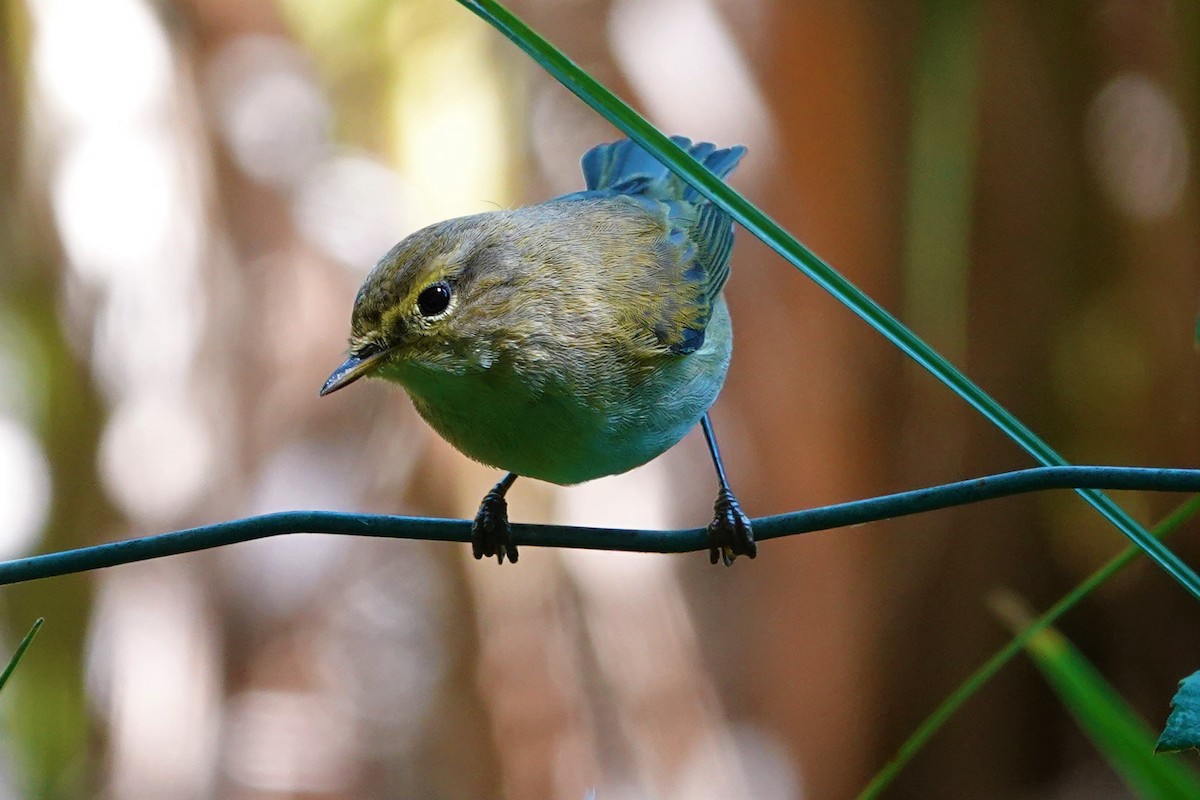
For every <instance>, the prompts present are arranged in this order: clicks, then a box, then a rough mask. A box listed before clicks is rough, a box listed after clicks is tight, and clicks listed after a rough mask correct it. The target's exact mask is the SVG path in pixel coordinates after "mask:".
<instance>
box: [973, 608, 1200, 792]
mask: <svg viewBox="0 0 1200 800" xmlns="http://www.w3.org/2000/svg"><path fill="white" fill-rule="evenodd" d="M993 605H994V606H995V607H996V610H997V613H998V614H1000V615H1001V616H1002V617H1005V618H1007V619H1009V620H1010V621H1011V622H1012V624H1013V625H1014V627H1017V628H1018V629H1020V628H1023V627H1025V626H1026V625H1027V623H1028V621H1029V614H1028V612H1027V611H1026V610H1025V608H1024V607H1023V604H1022V603H1021V601H1019V600H1017V599H1015V598H1014V597H1013V596H1011V595H1006V596H1003V597H1000V598H998V599H997V600H995V601H994V602H993ZM1025 651H1026V652H1027V653H1028V654H1029V655H1030V657H1032V659H1033V662H1034V664H1036V665H1037V667H1038V669H1040V670H1041V672H1042V674H1043V675H1044V676H1045V678H1046V680H1047V682H1048V683H1049V684H1050V687H1051V688H1052V689H1053V690H1054V691H1055V693H1056V694H1057V695H1058V697H1059V699H1060V700H1062V702H1063V704H1064V705H1065V706H1066V707H1067V710H1068V711H1070V712H1071V714H1072V715H1073V716H1074V717H1075V720H1076V722H1078V723H1079V726H1080V727H1081V728H1083V731H1084V733H1086V734H1087V735H1088V737H1089V738H1090V739H1091V740H1092V742H1093V743H1094V744H1095V745H1096V747H1097V749H1098V750H1100V752H1101V753H1102V754H1103V755H1104V757H1105V759H1106V760H1107V761H1108V763H1109V764H1110V765H1111V766H1112V767H1113V769H1115V770H1116V771H1117V774H1119V775H1120V776H1121V779H1122V780H1124V781H1125V783H1126V784H1127V785H1128V786H1129V788H1130V789H1132V790H1133V791H1134V792H1135V793H1136V794H1137V795H1138V796H1139V797H1149V798H1172V799H1173V798H1179V800H1189V798H1191V799H1193V800H1194V798H1197V797H1200V774H1198V773H1197V772H1196V771H1195V770H1193V769H1191V768H1190V767H1189V766H1188V764H1187V763H1186V762H1185V761H1183V760H1182V759H1180V758H1178V757H1175V756H1168V755H1155V752H1154V733H1153V731H1152V730H1151V728H1150V726H1149V725H1147V724H1146V722H1145V721H1144V720H1143V719H1141V718H1140V717H1139V716H1138V715H1137V714H1136V713H1135V712H1134V711H1133V709H1131V708H1130V707H1129V705H1128V704H1127V703H1126V702H1125V700H1124V698H1122V697H1121V695H1120V694H1118V693H1117V691H1116V690H1115V689H1113V687H1112V686H1111V685H1110V684H1109V683H1108V681H1106V680H1105V679H1104V676H1103V675H1101V674H1100V672H1099V671H1098V670H1097V669H1096V668H1095V667H1094V666H1092V664H1091V662H1089V661H1088V660H1087V658H1086V657H1085V656H1084V655H1083V653H1081V652H1080V651H1079V650H1078V649H1076V648H1075V646H1074V645H1072V644H1071V643H1070V641H1068V640H1067V638H1066V637H1065V636H1063V635H1062V634H1061V633H1059V632H1058V630H1056V629H1055V628H1044V629H1042V630H1040V631H1038V632H1037V633H1035V634H1034V635H1033V636H1031V637H1029V639H1028V641H1027V642H1026V643H1025Z"/></svg>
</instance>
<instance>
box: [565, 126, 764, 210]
mask: <svg viewBox="0 0 1200 800" xmlns="http://www.w3.org/2000/svg"><path fill="white" fill-rule="evenodd" d="M671 141H673V142H675V144H677V145H679V146H680V147H682V148H683V149H684V150H686V151H687V152H688V153H690V154H691V155H692V156H693V157H694V158H695V159H696V160H697V161H699V162H700V163H701V164H703V165H704V166H705V167H706V168H707V169H708V170H709V171H710V172H712V173H713V174H714V175H716V176H717V177H718V178H724V177H725V176H726V175H728V174H729V173H730V172H732V171H733V168H734V167H736V166H737V163H738V161H740V160H741V158H742V156H743V155H745V153H746V148H745V147H743V146H742V145H735V146H734V147H727V148H721V149H718V148H717V147H716V145H714V144H711V143H710V142H698V143H696V144H692V140H691V139H688V138H686V137H684V136H672V137H671ZM582 166H583V176H584V179H585V180H586V181H587V188H588V190H589V191H592V190H604V189H607V190H610V191H616V192H620V193H622V194H645V195H649V196H651V197H654V198H656V199H661V200H683V201H685V202H688V203H695V202H698V201H700V200H702V199H703V198H702V197H701V195H700V194H699V193H698V192H697V191H696V190H695V189H693V188H692V187H691V186H690V185H688V183H687V182H686V181H684V180H682V179H681V178H679V177H678V176H676V175H675V174H674V173H673V172H671V171H670V170H669V169H667V168H666V167H665V166H664V165H663V164H662V163H660V162H659V161H658V159H656V158H655V157H654V156H652V155H650V153H648V152H647V151H646V150H645V149H644V148H642V146H641V145H638V144H636V143H634V142H633V141H631V140H629V139H622V140H620V141H618V142H611V143H609V144H602V145H598V146H597V147H593V148H592V149H591V150H589V151H588V152H587V153H585V154H584V156H583V162H582Z"/></svg>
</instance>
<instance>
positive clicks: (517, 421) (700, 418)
mask: <svg viewBox="0 0 1200 800" xmlns="http://www.w3.org/2000/svg"><path fill="white" fill-rule="evenodd" d="M673 140H674V141H675V142H676V143H677V144H679V145H680V146H681V147H683V148H684V149H685V150H687V151H688V152H689V153H691V155H692V156H694V157H695V158H696V159H697V160H698V161H700V162H701V163H702V164H704V166H706V167H707V168H708V169H709V170H711V171H712V172H713V173H714V174H715V175H717V177H720V178H724V177H725V176H726V175H728V174H729V173H730V171H732V170H733V168H734V167H735V166H736V165H737V163H738V161H739V160H740V159H741V157H742V156H743V155H744V154H745V152H746V148H744V147H741V146H736V147H730V148H726V149H718V148H716V147H715V146H714V145H712V144H708V143H699V144H692V142H691V141H690V140H688V139H685V138H682V137H674V139H673ZM583 174H584V178H585V180H586V184H587V189H586V190H585V191H582V192H575V193H573V194H568V195H563V196H562V197H556V198H554V199H553V200H548V201H546V202H544V203H540V204H538V205H534V206H528V207H525V208H518V209H515V210H511V211H493V212H489V213H486V214H477V215H475V216H470V217H462V218H459V219H452V220H447V221H446V222H441V223H438V224H436V225H431V226H429V227H427V228H424V229H423V230H420V231H417V232H416V233H414V234H412V235H411V236H409V237H408V238H406V239H404V240H403V241H402V242H400V243H399V244H397V245H396V246H395V247H393V248H392V249H391V251H389V252H388V253H387V255H385V256H384V257H383V258H382V259H381V260H380V261H379V263H378V264H376V265H375V268H374V269H373V270H372V271H371V273H370V274H369V275H368V276H367V279H366V282H365V283H364V284H363V286H362V288H361V289H360V290H359V292H358V296H357V297H356V298H355V301H354V312H353V314H352V317H351V324H350V352H349V357H348V358H347V359H346V361H345V362H344V363H343V364H342V365H341V366H340V367H338V368H337V369H336V370H335V371H334V373H333V374H332V375H330V376H329V380H328V381H326V382H325V385H324V387H323V388H322V389H321V394H322V395H326V394H329V393H330V392H333V391H336V390H338V389H341V388H342V387H344V386H347V385H349V384H350V383H352V382H354V381H355V380H358V379H359V378H361V377H364V376H368V375H370V376H375V377H379V378H384V379H386V380H389V381H394V382H395V383H398V384H400V385H401V386H403V387H404V388H405V390H406V391H407V392H408V394H409V396H410V397H411V398H412V402H413V405H414V406H416V409H417V411H418V413H420V415H421V416H422V417H423V418H424V419H425V421H426V422H428V423H429V424H430V425H431V426H432V427H433V429H434V430H436V431H437V432H438V433H439V434H440V435H441V436H442V437H443V438H444V439H446V441H448V442H450V444H452V445H454V447H456V448H458V449H459V450H460V451H462V452H463V453H465V454H466V455H467V456H469V457H471V458H473V459H475V460H476V461H480V462H482V463H484V464H488V465H491V466H494V467H497V468H499V469H503V470H506V471H507V472H508V474H507V475H506V476H505V477H504V479H503V480H501V481H500V482H499V483H498V484H496V486H495V488H494V489H492V491H491V492H489V493H488V494H487V496H486V497H485V498H484V500H483V503H482V505H481V506H480V509H479V513H478V514H477V515H476V517H475V521H474V524H473V526H472V534H471V543H472V549H473V551H474V554H475V557H476V558H482V557H484V556H489V557H490V556H493V555H494V556H496V557H497V559H498V561H499V562H500V563H504V559H505V557H506V556H507V557H508V558H509V559H510V560H511V561H514V562H515V561H516V560H517V548H516V545H515V544H514V543H513V542H512V540H511V530H510V528H509V523H508V510H507V504H506V502H505V499H504V495H505V493H506V492H507V491H508V488H509V487H510V486H512V483H513V481H514V480H516V478H517V476H519V475H525V476H528V477H531V478H538V479H540V480H544V481H550V482H551V483H557V484H564V485H566V484H575V483H582V482H583V481H588V480H592V479H593V478H599V477H602V476H605V475H615V474H618V473H622V472H626V471H628V470H631V469H633V468H634V467H637V466H640V465H642V464H645V463H646V462H647V461H649V460H650V459H652V458H654V457H656V456H658V455H660V454H661V453H663V452H664V451H665V450H667V449H668V448H669V447H671V446H672V445H674V444H675V443H676V442H678V441H679V440H680V439H682V438H683V436H684V434H686V433H687V432H688V431H689V430H691V429H692V428H694V427H695V426H696V425H697V424H702V426H703V428H704V433H705V437H706V439H707V441H708V445H709V449H710V451H711V453H712V456H713V463H714V466H715V467H716V473H717V481H718V485H719V492H718V495H717V501H716V504H715V509H714V510H715V517H714V519H713V521H712V523H710V525H709V526H708V537H709V545H710V556H711V560H712V562H713V563H716V562H717V560H718V558H720V559H722V560H724V562H725V563H726V564H730V563H732V562H733V559H734V558H735V557H736V556H738V555H747V556H750V557H751V558H753V557H754V555H755V553H756V549H757V547H756V544H755V541H754V536H753V533H752V531H751V528H750V521H749V520H748V519H747V518H746V516H745V515H744V514H743V513H742V511H741V508H740V507H739V505H738V502H737V500H736V499H735V498H734V495H733V492H732V491H731V490H730V488H729V483H728V481H727V480H726V476H725V471H724V468H723V467H722V464H721V458H720V454H719V451H718V450H717V446H716V440H715V438H714V437H713V433H712V427H711V425H710V423H709V420H708V409H709V407H710V406H711V405H712V404H713V401H714V400H715V399H716V397H717V393H718V392H719V391H720V390H721V386H722V384H723V383H724V381H725V373H726V370H727V369H728V367H729V357H730V352H731V348H732V344H733V339H732V332H731V328H730V323H729V311H728V309H727V308H726V306H725V298H724V297H723V295H722V293H721V290H722V287H724V285H725V280H726V278H727V277H728V276H729V255H730V250H731V249H732V246H733V225H732V222H731V221H730V219H729V217H728V215H726V214H725V212H723V211H722V210H721V209H720V208H718V207H717V206H715V205H713V204H712V203H710V202H708V201H707V200H706V199H705V198H704V197H703V196H701V195H700V194H699V193H698V192H696V190H695V189H693V188H692V187H691V186H689V185H688V184H686V183H685V182H684V181H682V180H681V179H680V178H678V177H677V176H675V175H674V174H673V173H671V172H670V171H669V170H667V169H666V167H664V166H663V165H662V164H660V163H659V162H658V161H657V160H655V159H654V158H653V157H652V156H651V155H650V154H649V153H647V152H646V151H645V150H644V149H642V148H641V147H640V146H638V145H636V144H634V143H633V142H631V141H629V140H628V139H624V140H621V141H618V142H614V143H611V144H603V145H600V146H598V147H595V148H593V149H592V150H590V151H588V153H587V154H586V155H584V157H583Z"/></svg>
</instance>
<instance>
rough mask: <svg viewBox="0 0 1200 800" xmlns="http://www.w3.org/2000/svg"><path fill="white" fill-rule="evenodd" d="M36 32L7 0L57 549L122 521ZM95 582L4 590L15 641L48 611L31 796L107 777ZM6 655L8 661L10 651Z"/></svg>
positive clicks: (11, 250) (23, 693) (12, 133)
mask: <svg viewBox="0 0 1200 800" xmlns="http://www.w3.org/2000/svg"><path fill="white" fill-rule="evenodd" d="M31 35H32V32H31V30H30V28H29V25H28V18H27V17H26V15H25V9H24V4H23V3H21V2H20V1H19V0H0V109H3V113H0V325H3V324H4V323H5V322H6V321H7V322H9V323H10V324H16V325H18V326H19V327H23V328H25V329H26V330H27V331H29V332H30V333H31V335H32V336H31V338H32V346H33V347H34V348H35V349H34V350H33V351H32V352H27V353H22V354H20V355H19V357H20V356H23V357H24V358H25V359H27V360H28V362H29V363H28V364H27V365H26V366H27V367H28V369H29V373H30V374H31V376H32V380H33V381H34V382H35V383H36V384H37V385H36V386H16V387H9V388H13V389H15V391H16V392H17V393H21V392H26V391H28V392H30V394H31V395H33V396H35V397H36V398H37V399H39V400H41V401H42V403H43V405H41V406H40V407H38V408H36V409H34V414H35V416H36V423H35V424H37V425H38V426H39V427H38V429H37V430H36V431H35V433H36V434H37V435H38V437H39V438H40V440H41V443H42V446H43V448H44V451H45V454H46V457H47V459H48V461H49V463H50V471H51V480H52V482H53V494H52V496H53V502H52V507H51V510H50V516H49V518H48V520H47V522H46V526H45V529H44V533H43V538H42V540H41V541H40V543H39V544H38V545H37V550H38V551H50V550H67V549H71V548H75V547H82V546H85V545H89V544H95V543H97V542H100V541H103V540H104V539H105V538H106V536H107V534H108V532H109V531H110V530H111V529H112V527H113V525H114V523H115V522H116V521H117V520H116V516H115V514H114V512H113V510H112V508H111V507H110V506H109V504H108V503H107V501H106V500H105V498H104V496H103V494H102V492H101V491H100V488H99V484H98V482H97V477H96V446H97V441H98V439H99V435H100V430H101V427H102V423H103V407H102V402H101V400H100V398H99V397H98V396H97V394H96V391H95V388H94V387H93V385H92V384H91V382H90V380H89V376H88V374H87V370H86V368H85V367H84V366H83V365H82V364H81V362H80V359H79V357H78V354H76V353H73V352H72V351H71V349H70V347H69V346H68V343H67V341H66V340H65V338H64V327H63V325H62V324H61V323H60V320H59V316H58V313H59V301H60V298H61V294H62V285H61V279H62V269H61V264H62V258H63V256H62V253H61V252H60V251H59V250H58V246H57V238H56V235H55V233H54V231H53V229H52V226H51V224H50V215H49V208H48V197H47V196H46V194H45V193H44V192H45V190H44V187H45V186H46V185H47V180H46V178H47V176H46V175H43V174H31V173H30V163H31V162H30V159H29V156H28V153H27V151H26V147H25V145H26V143H27V142H28V141H29V140H30V139H29V137H30V131H29V130H28V129H27V127H26V125H27V123H28V122H29V121H30V115H29V114H28V113H27V111H26V107H25V106H26V103H25V90H26V80H27V79H28V64H29V47H30V38H31ZM5 318H7V320H5ZM17 374H20V371H18V372H17ZM38 388H42V389H44V390H45V391H44V392H41V393H39V392H38V391H37V389H38ZM91 585H92V581H91V578H90V576H88V575H75V576H71V577H66V578H56V579H54V580H47V581H39V582H34V583H25V584H21V585H19V586H11V587H6V588H5V590H4V597H5V604H4V617H5V625H4V627H5V637H4V641H5V642H6V646H11V645H15V643H16V642H17V641H18V640H19V639H20V637H21V636H22V635H24V633H25V631H26V630H28V628H29V626H30V625H31V624H32V622H33V621H34V619H35V618H37V617H39V616H40V617H45V619H46V624H45V626H44V627H43V628H42V631H41V633H40V634H39V635H38V637H37V639H36V640H35V641H34V644H33V646H32V648H31V649H30V651H29V653H28V654H27V655H26V656H25V658H24V660H23V661H22V662H21V664H20V666H19V668H18V669H17V671H16V673H14V676H13V679H12V680H11V681H10V683H9V684H8V686H6V687H5V693H6V694H8V693H11V694H12V695H13V698H12V700H13V708H12V714H11V717H10V719H11V730H12V732H13V734H14V737H15V739H16V741H17V742H18V745H19V748H20V756H21V757H20V759H19V762H18V764H17V765H16V774H17V775H18V777H19V779H20V781H21V785H22V790H23V794H26V795H27V796H30V797H45V798H50V799H53V798H73V797H80V796H84V795H88V794H91V790H92V787H94V786H95V781H96V777H97V776H96V773H95V768H96V765H95V764H94V763H93V762H92V761H91V760H90V759H89V757H88V755H89V754H90V753H93V752H96V751H95V750H93V749H92V747H91V745H92V743H93V742H92V726H91V723H90V721H89V715H88V709H87V704H86V702H85V696H84V663H83V648H84V641H85V632H86V630H87V624H88V615H89V609H90V601H91ZM10 649H11V647H10ZM0 658H3V660H5V661H7V659H8V654H7V652H6V653H5V654H4V655H3V656H0Z"/></svg>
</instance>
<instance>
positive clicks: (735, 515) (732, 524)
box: [708, 488, 758, 567]
mask: <svg viewBox="0 0 1200 800" xmlns="http://www.w3.org/2000/svg"><path fill="white" fill-rule="evenodd" d="M713 513H714V516H713V521H712V522H710V523H708V560H709V561H710V562H711V563H713V564H716V563H717V561H718V560H720V561H723V562H724V563H725V566H727V567H728V566H730V565H732V564H733V560H734V559H735V558H737V557H738V556H749V557H750V558H754V557H755V556H756V555H758V544H757V543H756V542H755V541H754V531H753V530H751V529H750V518H749V517H747V516H746V515H745V514H743V513H742V507H741V506H740V505H738V501H737V498H736V497H734V496H733V492H731V491H729V489H727V488H722V489H721V491H720V493H719V494H718V495H717V502H716V503H714V504H713Z"/></svg>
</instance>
